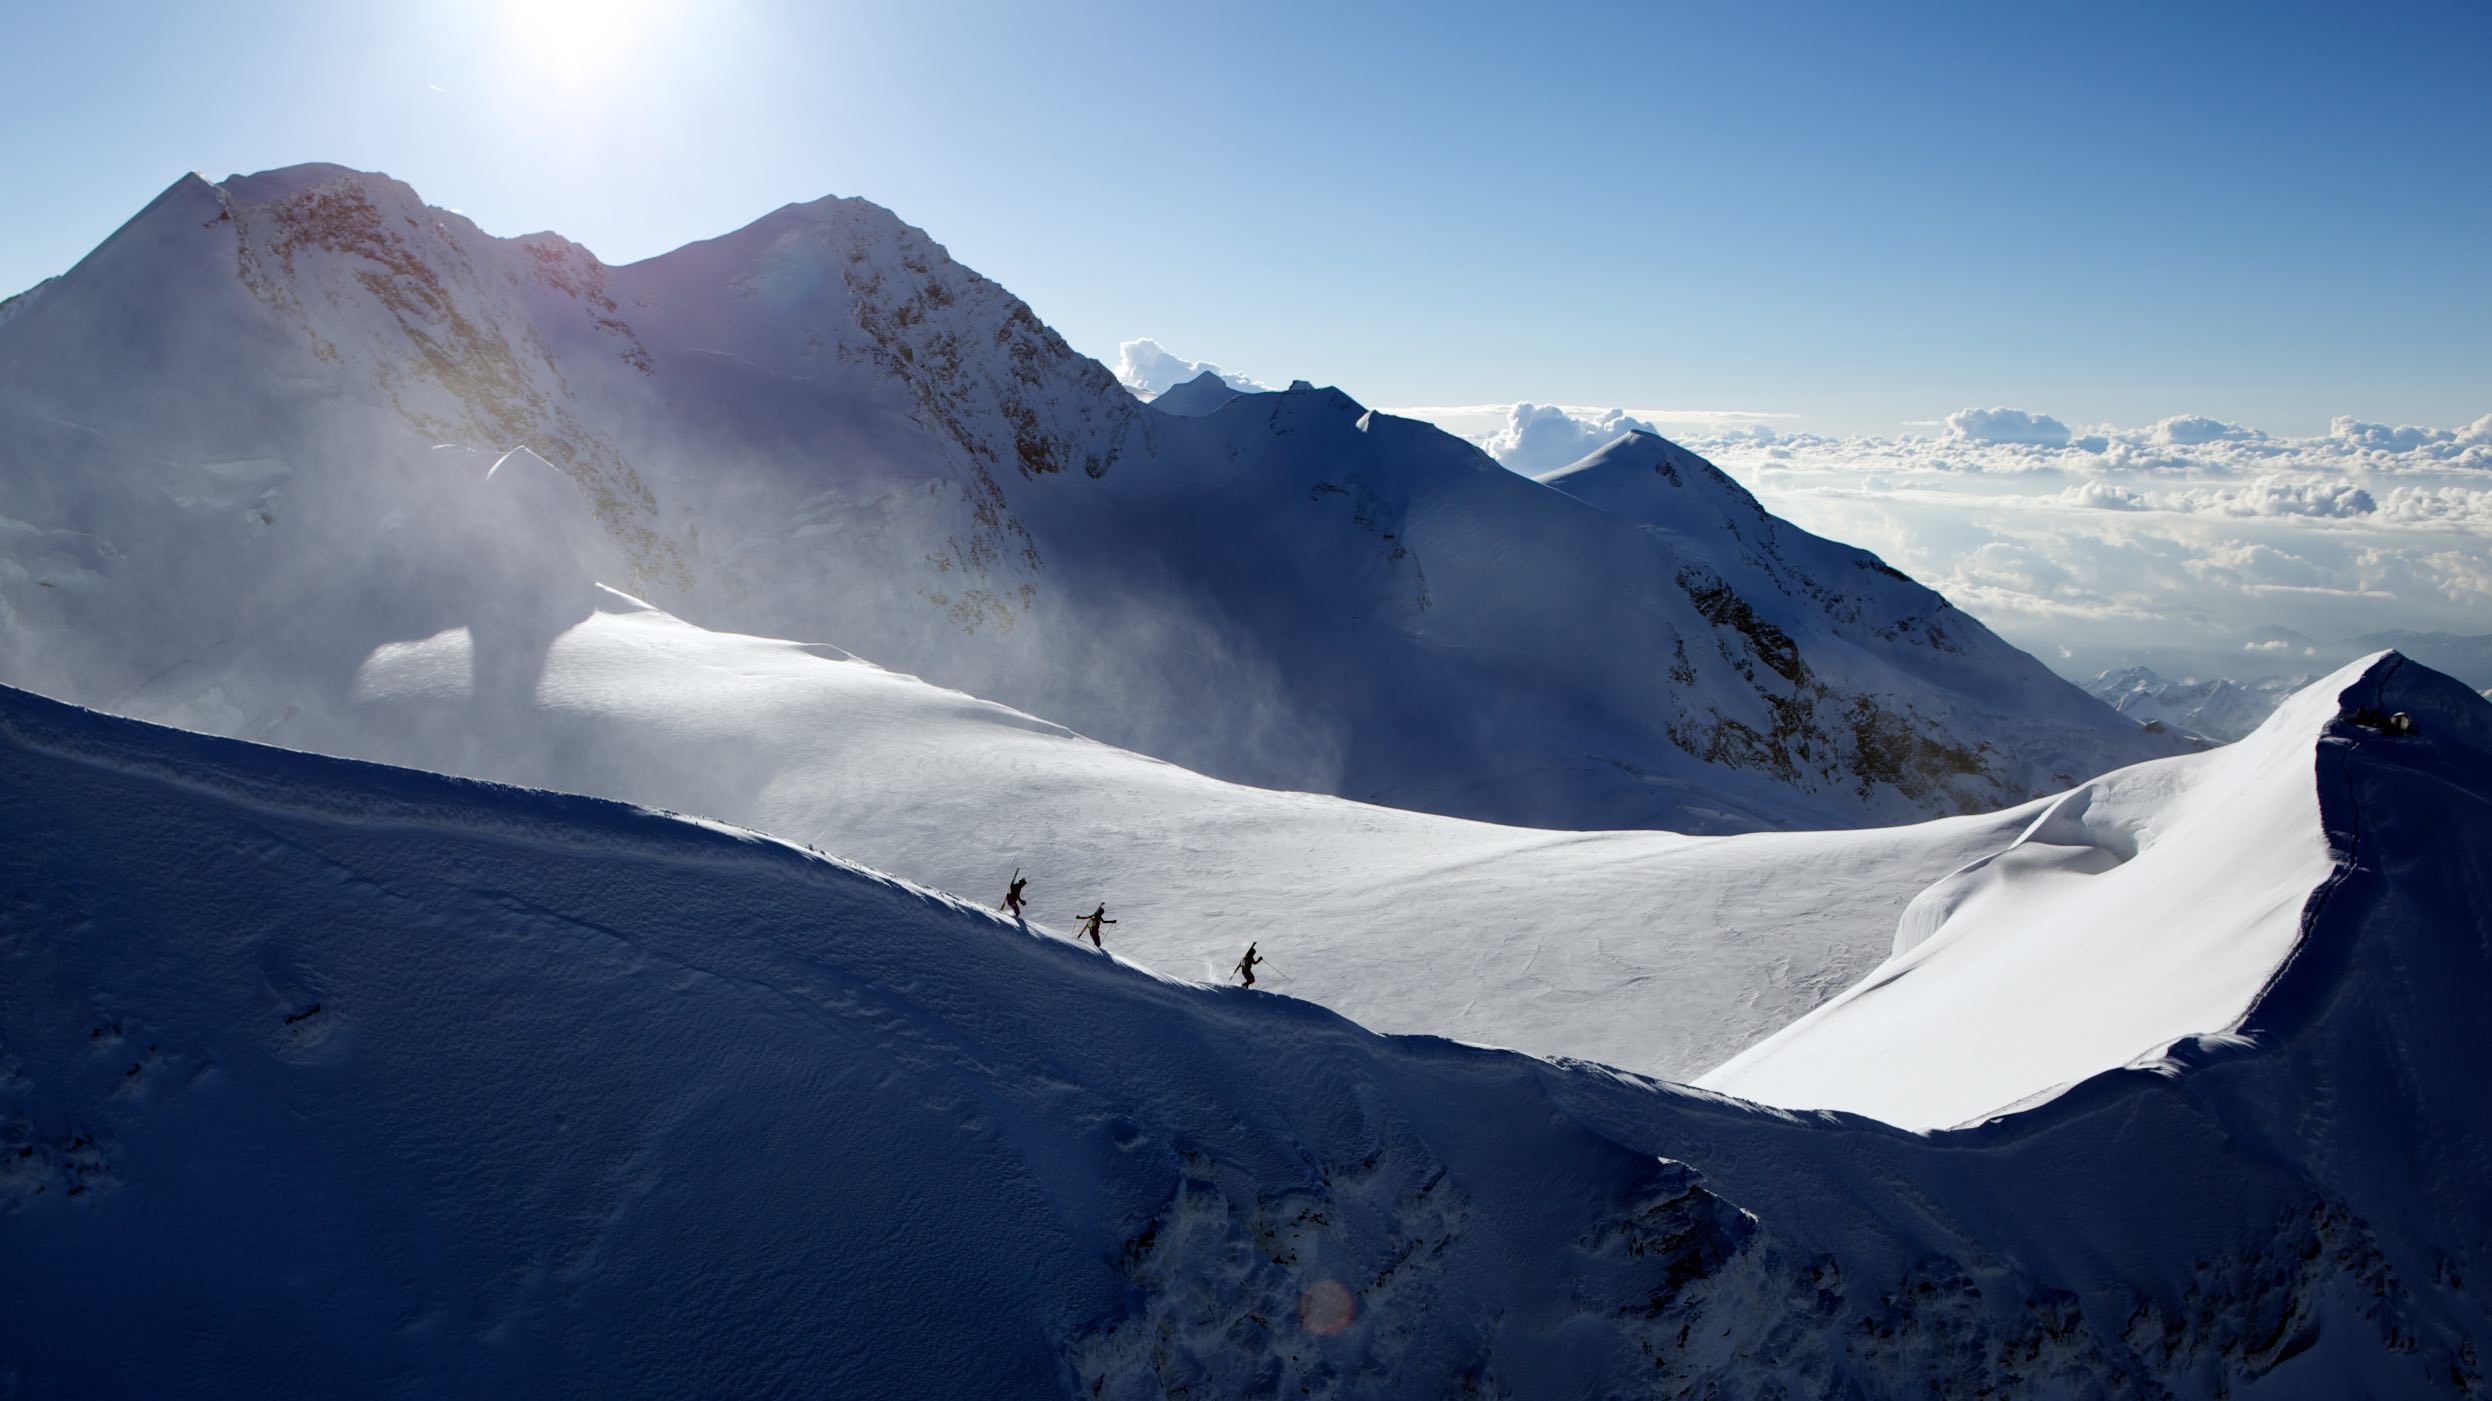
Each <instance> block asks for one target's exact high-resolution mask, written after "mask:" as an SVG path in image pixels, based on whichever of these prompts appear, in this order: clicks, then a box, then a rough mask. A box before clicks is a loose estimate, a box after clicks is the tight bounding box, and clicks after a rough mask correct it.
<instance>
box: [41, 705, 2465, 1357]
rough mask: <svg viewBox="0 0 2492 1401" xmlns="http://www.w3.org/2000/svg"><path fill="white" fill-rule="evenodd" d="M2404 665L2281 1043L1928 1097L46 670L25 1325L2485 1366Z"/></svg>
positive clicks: (1201, 1353) (2452, 774)
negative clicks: (416, 762) (1118, 944)
mask: <svg viewBox="0 0 2492 1401" xmlns="http://www.w3.org/2000/svg"><path fill="white" fill-rule="evenodd" d="M2361 685H2363V686H2365V687H2367V688H2368V690H2369V695H2368V696H2367V697H2366V700H2367V701H2368V702H2369V703H2376V704H2383V705H2387V706H2393V707H2394V708H2397V709H2404V710H2409V711H2412V712H2414V713H2415V714H2417V715H2418V716H2420V717H2422V719H2423V722H2424V723H2423V728H2422V731H2421V733H2420V734H2419V735H2418V736H2416V737H2414V738H2412V739H2407V740H2397V741H2389V740H2387V739H2385V738H2384V737H2381V736H2377V735H2373V734H2370V733H2367V732H2341V733H2332V734H2331V735H2330V736H2329V738H2328V739H2326V740H2325V741H2323V742H2322V743H2321V745H2320V749H2319V753H2320V756H2321V757H2320V767H2319V771H2318V782H2319V801H2318V808H2319V814H2320V819H2321V821H2322V822H2323V823H2324V824H2325V826H2326V829H2327V831H2328V833H2329V840H2330V842H2331V844H2332V846H2333V847H2334V849H2335V850H2336V851H2337V852H2338V853H2339V855H2340V865H2339V869H2338V872H2337V875H2336V877H2335V878H2334V879H2333V880H2332V881H2331V883H2330V885H2329V887H2328V888H2327V890H2326V891H2325V892H2324V893H2323V894H2322V895H2321V896H2320V897H2319V898H2317V899H2314V900H2313V901H2312V902H2311V905H2310V907H2309V910H2308V918H2307V920H2306V922H2305V928H2304V938H2303V941H2302V943H2301V946H2300V949H2299V951H2298V953H2297V954H2296V956H2295V957H2294V959H2293V960H2292V962H2291V963H2290V964H2289V965H2288V966H2287V967H2286V968H2285V969H2284V971H2283V973H2282V974H2281V975H2280V976H2279V977H2278V978H2277V979H2276V981H2275V983H2274V985H2273V986H2272V987H2271V988H2270V989H2269V990H2268V992H2267V993H2266V995H2265V996H2264V997H2263V998H2262V999H2261V1000H2260V1003H2259V1007H2258V1009H2257V1010H2256V1012H2255V1013H2254V1014H2253V1016H2252V1018H2251V1020H2250V1022H2249V1024H2248V1025H2247V1026H2246V1027H2245V1028H2244V1032H2245V1034H2244V1035H2243V1036H2242V1037H2239V1038H2234V1039H2232V1040H2229V1041H2227V1042H2224V1043H2221V1044H2215V1043H2203V1042H2201V1043H2193V1044H2192V1045H2190V1046H2188V1047H2186V1048H2183V1051H2182V1053H2181V1054H2179V1055H2177V1056H2176V1057H2175V1058H2174V1059H2173V1060H2172V1061H2171V1062H2170V1063H2169V1064H2168V1065H2166V1066H2165V1067H2163V1068H2162V1069H2161V1071H2160V1073H2154V1074H2146V1073H2139V1072H2133V1071H2113V1072H2109V1073H2106V1074H2103V1075H2100V1076H2096V1077H2094V1078H2093V1079H2092V1080H2090V1081H2089V1082H2088V1083H2087V1084H2086V1085H2084V1086H2081V1087H2080V1088H2079V1089H2078V1090H2076V1091H2074V1092H2071V1093H2070V1094H2067V1095H2064V1096H2061V1097H2060V1098H2058V1099H2055V1100H2053V1101H2051V1102H2050V1103H2048V1104H2046V1105H2043V1106H2041V1107H2040V1108H2037V1109H2033V1110H2029V1111H2027V1112H2024V1113H2021V1114H2017V1115H2013V1116H2010V1117H2009V1118H2007V1119H2004V1120H2001V1121H1999V1122H1996V1123H1993V1124H1990V1125H1987V1126H1985V1127H1983V1128H1982V1129H1980V1130H1978V1131H1973V1132H1966V1133H1955V1134H1940V1135H1936V1136H1929V1137H1924V1136H1918V1135H1912V1134H1907V1133H1903V1132H1900V1131H1896V1130H1892V1129H1888V1128H1885V1127H1883V1126H1880V1125H1877V1124H1874V1123H1870V1122H1865V1121H1859V1120H1846V1119H1839V1118H1829V1117H1821V1116H1791V1115H1785V1114H1779V1113H1774V1112H1770V1111H1761V1110H1757V1109H1753V1108H1750V1107H1746V1106H1742V1105H1739V1104H1737V1103H1734V1102H1729V1101H1724V1100H1720V1099H1716V1098H1712V1097H1707V1096H1701V1095H1695V1094H1691V1093H1689V1092H1684V1091H1675V1090H1671V1089H1669V1088H1667V1087H1660V1086H1654V1085H1651V1084H1649V1083H1646V1082H1641V1081H1638V1080H1635V1079H1633V1078H1631V1077H1625V1076H1620V1075H1617V1074H1614V1073H1610V1072H1606V1071H1603V1070H1601V1069H1599V1068H1597V1067H1591V1066H1584V1065H1576V1064H1548V1063H1542V1062H1534V1061H1530V1060H1527V1059H1524V1058H1521V1057H1518V1056H1514V1055H1510V1054H1503V1053H1493V1052H1483V1051H1474V1050H1470V1049H1466V1048H1462V1047H1458V1046H1451V1045H1447V1044H1445V1043H1442V1042H1436V1041H1430V1040H1400V1041H1396V1040H1383V1039H1379V1038H1376V1037H1374V1036H1372V1035H1370V1034H1368V1033H1365V1032H1363V1031H1361V1030H1359V1029H1358V1028H1356V1027H1354V1026H1352V1025H1350V1024H1348V1023H1346V1022H1343V1021H1341V1020H1339V1019H1338V1018H1335V1017H1333V1016H1331V1015H1329V1014H1328V1013H1325V1012H1324V1011H1322V1010H1320V1009H1318V1008H1315V1007H1313V1006H1310V1005H1308V1004H1305V1003H1301V1002H1297V1001H1295V1000H1292V999H1288V998H1284V997H1276V996H1270V995H1266V994H1262V993H1251V994H1250V993H1243V992H1238V991H1235V990H1222V989H1204V988H1194V987H1188V986H1184V985H1182V984H1177V983H1171V982H1167V981H1163V980H1159V979H1155V978H1152V977H1150V976H1148V975H1146V974H1143V973H1140V972H1138V971H1136V970H1132V969H1129V968H1126V967H1123V966H1121V965H1119V964H1117V963H1116V962H1114V961H1113V960H1111V959H1110V958H1107V957H1105V956H1101V955H1097V954H1094V953H1091V952H1089V951H1088V950H1085V949H1079V948H1075V947H1072V946H1070V945H1067V944H1064V943H1062V942H1058V941H1053V940H1046V939H1039V938H1031V937H1028V936H1026V935H1024V934H1022V933H1020V932H1019V931H1017V930H1015V929H1013V928H1012V927H1010V926H1008V925H1006V924H1004V923H1002V922H1001V921H1000V920H998V919H996V918H995V917H994V916H992V915H991V914H987V913H984V912H981V911H977V910H971V909H963V908H960V907H958V906H956V905H954V904H952V903H951V902H949V901H947V900H945V899H944V898H942V897H940V896H935V895H932V894H930V893H927V892H925V891H922V890H919V889H916V888H912V887H908V886H904V885H900V884H896V883H893V882H890V881H887V880H883V879H881V878H878V877H875V876H872V875H871V874H869V873H866V872H862V871H859V870H857V869H855V868H853V867H848V866H845V865H842V864H839V863H837V862H833V861H829V860H825V859H822V858H818V857H814V856H812V855H810V854H808V853H805V852H803V851H801V850H798V849H795V848H792V847H789V846H786V845H784V844H781V843H778V842H775V841H772V840H770V839H768V838H763V837H759V836H756V835H753V834H750V833H745V832H740V831H736V830H733V829H724V828H719V827H715V826H711V825H707V824H700V823H692V822H685V821H680V820H671V819H667V818H664V817H660V816H657V815H653V814H649V813H646V812H641V811H636V810H632V809H626V808H620V807H616V806H612V805H609V804H605V803H600V802H596V801H593V800H586V799H578V798H564V797H558V796H553V795H547V794H539V793H527V792H518V791H513V790H508V789H500V788H494V787H490V786H483V785H475V784H467V783H459V782H454V781H449V780H443V779H437V778H432V777H429V776H426V775H423V774H418V773H411V772H406V771H400V770H387V769H379V768H374V767H369V766H363V765H356V764H349V763H343V762H339V761H334V760H326V759H319V758H315V757H311V756H306V755H299V754H290V753H285V752H282V751H275V750H268V749H262V748H256V747H249V746H242V745H236V744H233V743H231V742H227V741H220V740H213V739H208V738H204V737H199V736H193V735H184V734H180V733H176V732H170V731H161V730H154V729H149V728H146V727H141V726H137V725H134V724H131V723H129V722H124V721H115V720H110V719H106V718H104V717H100V716H95V715H92V714H89V713H84V712H77V711H72V710H69V709H66V708H64V707H61V706H58V705H54V704H51V703H49V702H45V701H41V700H39V699H36V698H34V697H31V696H27V695H24V694H22V693H16V692H7V693H0V792H5V793H6V795H7V798H8V801H9V802H10V803H11V804H12V806H13V807H17V808H21V809H22V808H26V807H30V806H36V805H39V806H40V808H41V810H42V811H44V812H45V813H46V814H47V820H45V821H44V822H41V823H39V824H33V825H20V826H17V827H15V828H13V829H12V833H11V839H10V840H9V841H8V842H7V843H5V844H0V889H6V890H7V891H8V892H9V899H8V901H7V904H6V906H5V907H4V908H0V962H4V963H5V965H6V976H0V1030H5V1037H6V1039H5V1049H4V1050H0V1057H4V1059H0V1065H4V1066H5V1074H0V1134H4V1135H5V1137H0V1192H4V1193H5V1198H4V1201H5V1206H0V1281H5V1283H0V1288H4V1289H5V1291H6V1296H7V1297H8V1298H9V1299H10V1300H11V1306H10V1307H9V1308H8V1309H6V1310H0V1358H4V1359H5V1362H0V1367H5V1368H6V1371H7V1376H8V1378H9V1380H10V1383H11V1384H12V1386H14V1387H15V1388H18V1389H22V1390H25V1391H27V1392H29V1393H31V1394H62V1393H72V1392H74V1393H76V1394H82V1395H160V1394H166V1393H169V1392H176V1391H178V1392H182V1393H185V1394H208V1395H225V1394H254V1395H265V1394H270V1393H272V1392H290V1393H310V1394H358V1395H380V1394H409V1395H413V1394H444V1393H460V1394H477V1393H480V1392H518V1391H525V1392H527V1393H529V1394H539V1395H620V1394H651V1395H657V1394H676V1395H679V1394H687V1393H705V1394H721V1393H749V1392H754V1391H793V1392H801V1393H807V1394H839V1395H901V1394H910V1395H915V1394H947V1395H962V1394H1002V1395H1040V1394H1058V1393H1061V1394H1083V1395H1093V1394H1095V1395H1108V1396H1120V1397H1121V1396H1158V1395H1164V1394H1168V1393H1170V1392H1172V1391H1175V1390H1178V1389H1180V1388H1183V1389H1186V1390H1189V1391H1191V1392H1194V1393H1196V1394H1207V1395H1234V1394H1246V1393H1250V1392H1255V1393H1278V1394H1296V1393H1299V1392H1301V1391H1303V1392H1305V1393H1307V1394H1316V1395H1341V1396H1420V1395H1425V1396H1437V1395H1447V1394H1464V1393H1466V1392H1467V1393H1470V1394H1478V1395H1516V1396H1543V1395H1548V1396H1572V1395H1584V1394H1613V1395H1615V1394H1662V1395H1679V1394H1698V1393H1701V1394H1710V1395H1720V1396H1744V1395H1778V1396H1790V1395H1813V1396H1836V1395H1849V1396H1927V1395H1966V1396H1970V1395H1975V1394H1998V1393H2002V1392H2004V1393H2011V1394H2019V1395H2046V1396H2048V1395H2064V1396H2130V1395H2154V1396H2178V1397H2209V1396H2215V1395H2228V1396H2247V1397H2260V1396H2312V1395H2356V1394H2371V1395H2414V1394H2426V1393H2429V1392H2432V1391H2435V1390H2446V1391H2449V1392H2451V1393H2456V1394H2463V1393H2467V1392H2472V1391H2479V1390H2480V1389H2481V1388H2483V1387H2484V1386H2485V1385H2486V1382H2487V1379H2486V1378H2485V1376H2484V1375H2483V1373H2482V1370H2481V1364H2480V1361H2479V1358H2480V1352H2481V1348H2482V1346H2483V1344H2484V1343H2485V1341H2486V1340H2487V1339H2492V1315H2488V1314H2487V1313H2486V1311H2485V1308H2484V1306H2483V1304H2482V1302H2481V1300H2480V1298H2479V1295H2478V1294H2477V1293H2476V1291H2475V1288H2474V1286H2473V1285H2472V1283H2471V1282H2470V1281H2471V1279H2473V1278H2479V1277H2480V1276H2481V1272H2482V1270H2483V1268H2484V1267H2485V1266H2486V1264H2487V1263H2492V1231H2488V1230H2487V1225H2488V1224H2492V1220H2488V1215H2487V1213H2488V1211H2492V1207H2488V1206H2487V1203H2486V1201H2485V1199H2484V1198H2483V1196H2482V1194H2481V1193H2480V1191H2479V1190H2477V1185H2478V1183H2477V1175H2478V1173H2479V1170H2480V1166H2481V1163H2482V1162H2483V1161H2484V1158H2483V1152H2484V1148H2485V1144H2486V1134H2487V1132H2488V1131H2492V1118H2488V1116H2487V1114H2486V1107H2485V1105H2486V1097H2485V1096H2484V1094H2483V1092H2482V1089H2481V1087H2482V1085H2483V1084H2485V1083H2487V1080H2486V1076H2487V1074H2492V1048H2487V1046H2486V1044H2485V1042H2484V1039H2483V1038H2482V1037H2481V1035H2480V1034H2479V1015H2478V1009H2479V1007H2480V1004H2481V1001H2482V998H2483V997H2484V996H2485V994H2486V991H2487V988H2486V974H2487V972H2492V966H2488V965H2487V960H2488V959H2492V930H2488V929H2487V927H2486V924H2485V921H2484V919H2483V917H2482V911H2483V910H2485V909H2486V908H2487V897H2492V870H2487V868H2486V865H2485V863H2484V859H2483V855H2482V853H2484V852H2486V851H2488V850H2492V802H2488V801H2487V795H2492V726H2487V723H2486V719H2485V707H2483V706H2482V705H2481V704H2480V703H2479V702H2477V701H2476V700H2475V699H2474V698H2473V697H2472V696H2471V695H2468V694H2467V693H2465V692H2463V691H2462V690H2459V689H2458V688H2456V687H2454V686H2453V685H2452V684H2451V683H2448V682H2446V681H2445V680H2444V679H2442V678H2438V677H2433V676H2429V675H2427V674H2419V673H2418V672H2417V671H2416V670H2415V669H2413V668H2405V669H2403V670H2400V669H2398V668H2397V667H2396V666H2395V664H2394V663H2393V662H2392V663H2384V664H2382V665H2381V666H2379V667H2377V668H2374V669H2373V671H2372V672H2371V673H2370V674H2369V675H2367V676H2366V677H2365V678H2363V681H2362V682H2361ZM1665 1159H1677V1160H1679V1161H1680V1162H1684V1163H1687V1164H1690V1165H1692V1166H1693V1167H1695V1168H1696V1169H1698V1170H1701V1172H1702V1173H1703V1174H1704V1175H1705V1180H1703V1181H1699V1180H1698V1179H1697V1178H1696V1177H1695V1176H1694V1174H1692V1173H1691V1172H1689V1171H1688V1170H1687V1168H1684V1167H1682V1166H1680V1165H1679V1163H1677V1162H1671V1161H1666V1160H1665ZM1734 1204H1736V1205H1734ZM1740 1208H1745V1211H1742V1210H1741V1209H1740Z"/></svg>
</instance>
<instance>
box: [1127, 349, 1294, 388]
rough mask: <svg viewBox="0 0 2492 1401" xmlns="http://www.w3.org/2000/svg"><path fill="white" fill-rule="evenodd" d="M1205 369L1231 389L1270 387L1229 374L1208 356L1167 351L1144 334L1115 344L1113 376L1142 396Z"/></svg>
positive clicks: (1175, 384) (1180, 382) (1188, 377)
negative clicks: (1191, 357)
mask: <svg viewBox="0 0 2492 1401" xmlns="http://www.w3.org/2000/svg"><path fill="white" fill-rule="evenodd" d="M1206 370H1208V371H1210V372H1211V373H1212V374H1215V375H1218V376H1220V378H1221V379H1222V380H1224V381H1226V382H1227V384H1228V386H1229V387H1230V388H1232V389H1235V390H1238V391H1239V392H1241V393H1245V394H1257V393H1261V392H1262V391H1264V390H1266V389H1269V388H1271V386H1270V385H1267V384H1258V383H1256V382H1255V381H1254V380H1251V379H1248V378H1247V377H1246V376H1244V375H1237V374H1231V373H1229V372H1228V371H1226V370H1224V369H1221V368H1220V367H1219V366H1218V365H1215V364H1212V363H1211V362H1210V361H1208V360H1188V359H1185V358H1183V357H1181V356H1178V355H1174V354H1171V353H1170V352H1169V350H1168V348H1167V347H1166V346H1164V345H1161V344H1160V343H1159V342H1158V341H1155V340H1153V339H1151V338H1150V337H1149V336H1144V337H1143V338H1142V339H1140V340H1131V341H1127V342H1125V343H1124V344H1123V345H1120V346H1118V347H1117V348H1116V377H1117V378H1118V379H1119V380H1121V381H1123V382H1124V385H1125V387H1126V388H1127V389H1130V390H1132V391H1133V392H1134V393H1136V394H1140V395H1142V396H1143V397H1145V398H1151V397H1154V396H1157V395H1160V394H1165V393H1167V392H1168V391H1169V390H1171V389H1174V388H1176V387H1177V386H1178V385H1180V384H1183V383H1185V382H1186V381H1187V380H1190V379H1193V378H1194V377H1195V376H1197V375H1200V374H1202V373H1203V372H1205V371H1206Z"/></svg>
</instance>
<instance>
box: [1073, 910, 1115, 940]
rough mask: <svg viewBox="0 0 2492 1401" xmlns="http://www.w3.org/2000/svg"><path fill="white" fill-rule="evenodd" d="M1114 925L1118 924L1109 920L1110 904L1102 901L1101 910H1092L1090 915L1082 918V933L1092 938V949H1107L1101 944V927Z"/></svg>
mask: <svg viewBox="0 0 2492 1401" xmlns="http://www.w3.org/2000/svg"><path fill="white" fill-rule="evenodd" d="M1114 923H1116V921H1115V920H1112V919H1110V918H1108V902H1107V901H1105V900H1102V901H1100V902H1099V908H1097V909H1095V910H1092V911H1091V912H1090V913H1089V914H1087V915H1084V916H1083V917H1082V931H1081V932H1083V933H1084V934H1087V935H1089V936H1090V946H1091V947H1092V948H1094V949H1105V948H1106V947H1107V945H1105V944H1103V943H1100V942H1099V926H1100V925H1102V924H1114Z"/></svg>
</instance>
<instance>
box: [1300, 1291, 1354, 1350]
mask: <svg viewBox="0 0 2492 1401" xmlns="http://www.w3.org/2000/svg"><path fill="white" fill-rule="evenodd" d="M1357 1321H1358V1296H1356V1295H1354V1294H1352V1293H1351V1292H1350V1291H1349V1290H1348V1289H1346V1288H1344V1287H1342V1284H1341V1281H1339V1280H1334V1279H1325V1280H1318V1281H1316V1282H1315V1283H1314V1284H1312V1285H1309V1286H1308V1287H1307V1291H1306V1292H1305V1293H1304V1294H1301V1295H1299V1296H1298V1326H1299V1327H1301V1328H1304V1329H1306V1330H1307V1331H1308V1332H1310V1333H1313V1334H1314V1335H1315V1336H1317V1337H1319V1338H1329V1337H1331V1336H1332V1335H1333V1334H1335V1333H1338V1332H1340V1331H1341V1330H1342V1329H1344V1328H1347V1327H1349V1326H1350V1325H1351V1324H1353V1323H1355V1322H1357Z"/></svg>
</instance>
